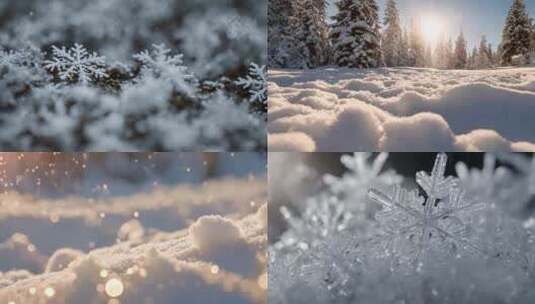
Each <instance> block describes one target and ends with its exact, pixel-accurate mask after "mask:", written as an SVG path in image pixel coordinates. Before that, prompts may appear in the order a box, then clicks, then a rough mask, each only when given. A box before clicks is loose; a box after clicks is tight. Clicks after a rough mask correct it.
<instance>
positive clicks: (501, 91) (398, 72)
mask: <svg viewBox="0 0 535 304" xmlns="http://www.w3.org/2000/svg"><path fill="white" fill-rule="evenodd" d="M269 82H270V83H269V88H270V96H269V100H268V103H269V111H268V112H269V113H268V118H269V123H268V134H269V135H268V141H269V148H270V151H288V150H292V151H293V150H300V151H311V150H312V149H314V148H315V151H408V150H410V151H482V150H483V151H526V150H531V149H532V148H533V145H534V144H535V133H533V130H534V129H535V123H534V120H533V118H532V116H533V113H535V90H534V87H533V84H534V83H535V69H534V68H518V69H499V70H481V71H477V70H466V71H460V70H452V71H439V70H434V69H414V68H397V69H369V70H358V69H345V68H340V69H332V68H322V69H316V70H308V71H292V70H271V71H270V75H269ZM296 134H299V135H296Z"/></svg>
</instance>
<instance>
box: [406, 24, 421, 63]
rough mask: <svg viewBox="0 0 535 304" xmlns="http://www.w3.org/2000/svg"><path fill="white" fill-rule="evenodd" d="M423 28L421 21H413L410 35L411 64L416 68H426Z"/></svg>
mask: <svg viewBox="0 0 535 304" xmlns="http://www.w3.org/2000/svg"><path fill="white" fill-rule="evenodd" d="M423 40H424V39H423V34H422V26H421V23H420V20H419V19H416V21H415V20H414V19H412V20H411V33H410V42H409V49H410V53H409V56H410V63H411V66H414V67H424V66H425V46H424V41H423Z"/></svg>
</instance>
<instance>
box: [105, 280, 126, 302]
mask: <svg viewBox="0 0 535 304" xmlns="http://www.w3.org/2000/svg"><path fill="white" fill-rule="evenodd" d="M104 291H106V294H107V295H108V296H109V297H112V298H117V297H119V296H121V295H122V294H123V292H124V285H123V282H121V280H119V279H117V278H113V279H109V280H108V281H107V282H106V285H105V286H104Z"/></svg>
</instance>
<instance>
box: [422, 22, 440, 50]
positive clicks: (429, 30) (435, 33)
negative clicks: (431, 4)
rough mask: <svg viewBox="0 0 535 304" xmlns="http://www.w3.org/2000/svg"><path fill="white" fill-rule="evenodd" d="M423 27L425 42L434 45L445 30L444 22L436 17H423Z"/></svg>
mask: <svg viewBox="0 0 535 304" xmlns="http://www.w3.org/2000/svg"><path fill="white" fill-rule="evenodd" d="M421 26H422V33H423V35H424V39H425V41H426V42H427V43H430V44H432V45H434V44H435V43H436V42H437V41H438V39H439V37H440V35H441V34H442V31H443V30H444V26H443V23H442V21H441V20H440V18H439V17H438V16H435V15H425V16H422V17H421Z"/></svg>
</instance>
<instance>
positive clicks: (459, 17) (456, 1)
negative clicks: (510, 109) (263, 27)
mask: <svg viewBox="0 0 535 304" xmlns="http://www.w3.org/2000/svg"><path fill="white" fill-rule="evenodd" d="M330 2H331V4H330V7H329V14H331V15H332V14H334V12H335V6H334V2H335V0H330ZM385 2H386V0H378V3H379V6H380V8H381V20H382V17H383V12H384V7H385ZM524 2H525V3H526V6H527V9H528V12H529V14H530V16H531V17H533V18H535V0H525V1H524ZM512 3H513V0H397V4H398V9H399V10H400V17H401V20H402V22H403V24H407V25H408V24H409V22H410V18H411V17H415V16H417V15H418V14H421V15H423V16H424V18H426V19H428V20H440V23H441V24H443V25H442V26H441V27H442V28H445V29H446V30H445V32H446V34H448V35H449V36H454V37H457V35H458V34H459V31H460V30H461V28H462V29H463V30H464V33H465V37H466V39H467V40H468V46H469V47H470V48H472V47H474V46H475V45H479V41H480V39H481V36H482V35H486V36H487V40H488V41H489V42H490V43H492V45H493V46H494V48H496V46H497V45H498V44H499V43H500V41H501V32H502V28H503V24H504V23H505V18H506V16H507V12H508V10H509V7H510V6H511V4H512Z"/></svg>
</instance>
